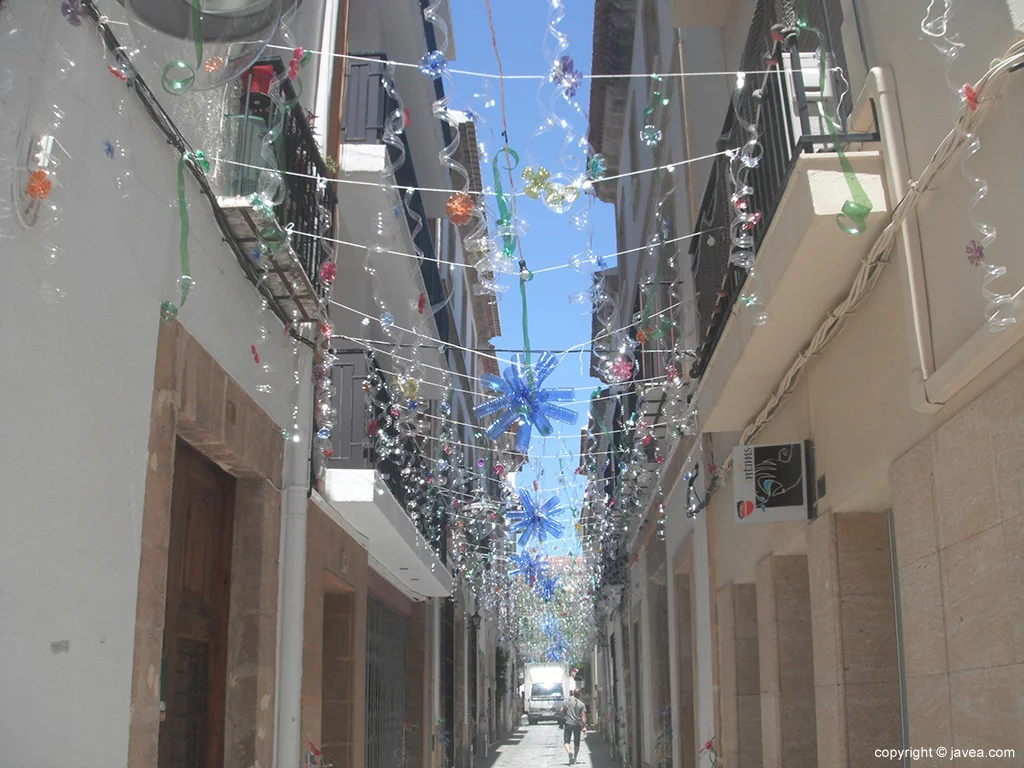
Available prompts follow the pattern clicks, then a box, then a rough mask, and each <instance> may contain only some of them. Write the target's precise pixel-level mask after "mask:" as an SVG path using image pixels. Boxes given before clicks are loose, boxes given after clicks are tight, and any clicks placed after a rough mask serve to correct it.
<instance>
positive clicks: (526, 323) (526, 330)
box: [519, 278, 533, 387]
mask: <svg viewBox="0 0 1024 768" xmlns="http://www.w3.org/2000/svg"><path fill="white" fill-rule="evenodd" d="M526 283H527V280H524V279H522V278H520V280H519V295H520V296H522V298H523V353H524V354H525V355H526V370H527V372H528V374H529V380H530V381H529V384H530V387H533V369H532V368H531V367H530V319H529V311H528V310H527V307H526Z"/></svg>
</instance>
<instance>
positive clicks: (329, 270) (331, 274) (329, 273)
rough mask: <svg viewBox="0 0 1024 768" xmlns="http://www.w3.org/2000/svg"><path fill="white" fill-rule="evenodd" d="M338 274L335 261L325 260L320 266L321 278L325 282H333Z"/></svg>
mask: <svg viewBox="0 0 1024 768" xmlns="http://www.w3.org/2000/svg"><path fill="white" fill-rule="evenodd" d="M337 276H338V267H337V265H336V264H335V263H334V262H333V261H325V262H324V263H323V266H321V267H320V279H321V280H323V281H324V282H325V283H333V282H334V278H336V277H337Z"/></svg>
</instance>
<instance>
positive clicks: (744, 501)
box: [733, 443, 809, 523]
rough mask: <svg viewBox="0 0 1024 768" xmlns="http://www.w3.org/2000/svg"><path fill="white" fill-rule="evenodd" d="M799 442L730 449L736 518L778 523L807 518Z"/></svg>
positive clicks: (743, 521)
mask: <svg viewBox="0 0 1024 768" xmlns="http://www.w3.org/2000/svg"><path fill="white" fill-rule="evenodd" d="M806 474H807V472H806V454H805V451H804V444H803V443H784V444H782V445H738V446H736V448H734V449H733V488H734V491H735V496H736V499H735V502H736V511H735V515H736V520H737V521H738V522H741V523H779V522H785V521H787V520H807V519H808V517H809V515H808V503H807V481H806Z"/></svg>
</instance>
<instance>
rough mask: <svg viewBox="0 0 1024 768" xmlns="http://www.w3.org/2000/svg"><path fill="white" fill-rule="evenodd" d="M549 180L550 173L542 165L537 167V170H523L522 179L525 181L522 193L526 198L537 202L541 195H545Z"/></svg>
mask: <svg viewBox="0 0 1024 768" xmlns="http://www.w3.org/2000/svg"><path fill="white" fill-rule="evenodd" d="M550 178H551V173H550V171H548V169H547V168H545V167H544V166H542V165H538V166H537V170H533V168H531V167H527V168H525V169H524V170H523V179H524V180H525V181H526V186H525V187H523V192H525V193H526V196H527V197H532V198H533V199H534V200H539V199H540V198H541V196H542V195H544V194H546V193H547V191H548V188H549V184H548V181H549V179H550Z"/></svg>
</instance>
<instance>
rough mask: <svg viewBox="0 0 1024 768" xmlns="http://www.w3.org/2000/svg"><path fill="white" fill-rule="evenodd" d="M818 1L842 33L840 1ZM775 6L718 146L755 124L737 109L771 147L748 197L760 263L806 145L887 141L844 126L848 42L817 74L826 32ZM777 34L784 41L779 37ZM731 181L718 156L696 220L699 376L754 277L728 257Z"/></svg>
mask: <svg viewBox="0 0 1024 768" xmlns="http://www.w3.org/2000/svg"><path fill="white" fill-rule="evenodd" d="M810 6H811V13H810V14H809V17H810V18H811V23H812V24H814V25H817V26H819V27H820V28H821V29H823V30H827V33H825V32H823V34H825V38H826V41H833V40H836V41H840V40H841V38H839V37H838V34H837V32H836V30H837V29H838V23H839V22H841V17H840V18H839V19H838V20H837V19H836V16H835V14H836V8H837V7H838V6H837V3H836V2H835V0H819V1H818V2H811V3H810ZM771 7H774V5H773V4H772V3H771V2H765V1H764V0H762V2H759V3H758V14H756V15H755V20H754V24H753V25H752V27H751V31H750V37H749V38H748V43H747V49H746V51H745V53H744V56H743V64H742V66H743V67H744V68H745V69H748V70H749V69H753V70H759V71H762V74H758V75H756V76H755V77H756V78H757V79H756V80H755V81H754V82H753V83H751V84H748V86H747V88H745V89H744V90H743V91H742V92H741V94H740V95H739V97H738V98H736V99H734V100H733V103H732V104H731V105H730V106H729V110H728V112H727V114H726V118H725V124H724V126H723V128H722V134H721V137H720V139H719V142H718V146H717V150H718V151H724V150H729V149H738V148H739V147H741V146H742V145H743V144H744V143H745V142H746V140H747V132H746V131H745V130H744V128H743V126H742V124H741V121H739V120H737V116H736V111H737V110H739V111H740V114H741V116H742V117H743V118H744V119H745V120H746V121H753V120H756V126H757V131H758V139H759V141H760V144H761V147H762V149H763V155H762V156H761V161H760V164H759V165H758V166H757V167H756V168H753V169H751V170H750V175H749V177H748V183H749V186H750V187H751V188H753V190H754V191H753V194H752V195H751V196H750V197H749V198H748V203H749V206H750V210H752V211H759V212H760V214H761V220H760V222H759V223H757V224H756V226H754V228H753V230H752V231H751V233H750V234H751V235H752V236H753V241H754V254H755V263H756V256H757V253H758V251H759V250H760V247H761V244H762V242H763V240H764V237H765V234H766V233H767V232H768V230H769V227H770V226H771V224H772V221H773V219H774V217H775V214H776V212H777V210H778V206H779V203H780V201H781V200H782V198H783V195H784V193H785V191H786V187H787V185H788V184H789V181H790V177H791V175H792V172H793V169H794V167H795V166H796V163H797V160H798V158H799V156H800V155H801V154H802V153H814V152H832V151H834V146H835V143H836V142H838V143H839V144H840V145H841V146H848V145H850V144H855V143H866V142H877V141H878V140H879V135H878V133H877V130H876V132H874V133H850V132H847V131H846V121H847V118H848V117H849V98H848V97H846V90H848V87H847V86H846V79H845V76H843V75H842V72H843V71H844V67H845V57H844V54H843V51H842V48H841V42H837V43H836V44H835V46H834V47H831V48H829V49H828V50H826V51H825V52H824V55H825V56H826V67H825V70H826V76H825V78H824V80H823V81H819V61H818V56H817V47H818V42H819V41H818V38H817V37H816V36H815V35H813V34H810V33H807V32H803V33H800V32H799V31H798V30H797V29H796V28H795V27H788V28H787V27H784V26H783V24H782V23H778V24H774V25H773V23H772V21H773V19H774V18H775V17H774V16H773V15H771V13H769V12H767V11H764V12H762V9H763V8H771ZM779 38H782V42H778V39H779ZM765 41H775V42H769V43H766V42H765ZM830 45H831V42H830ZM762 52H763V53H762ZM837 84H838V85H837ZM826 111H827V112H826ZM826 114H828V115H831V116H832V119H833V120H834V121H836V122H837V127H838V131H837V136H836V137H835V139H833V137H832V136H831V134H830V133H829V131H828V125H827V122H826V118H825V115H826ZM875 125H876V126H877V121H876V123H875ZM730 185H731V181H730V157H729V156H722V157H718V158H715V160H714V165H713V167H712V170H711V175H710V177H709V179H708V183H707V187H706V189H705V193H704V198H703V201H702V203H701V207H700V212H699V214H698V216H697V221H696V224H695V231H697V232H706V231H708V230H712V231H713V233H712V234H710V235H709V234H705V235H703V236H701V237H697V238H694V239H693V240H692V242H691V245H690V268H691V270H692V273H693V278H694V287H695V292H696V299H697V301H696V304H697V306H696V316H697V334H698V349H697V360H696V361H695V362H694V364H693V366H692V368H691V375H692V376H694V377H699V376H701V375H702V374H703V373H704V371H705V370H706V368H707V365H708V362H709V361H710V360H711V356H712V354H713V353H714V350H715V347H716V346H717V344H718V341H719V339H720V337H721V334H722V331H723V330H724V328H725V324H726V321H727V320H728V318H729V315H730V314H731V311H732V308H733V306H734V304H735V303H736V300H737V298H738V297H739V295H740V293H741V291H742V290H743V284H744V281H745V280H746V270H744V269H743V268H741V267H739V266H736V265H732V264H730V261H729V255H730V237H729V235H730V231H729V226H730V221H731V215H732V210H731V204H730V194H731V188H730Z"/></svg>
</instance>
